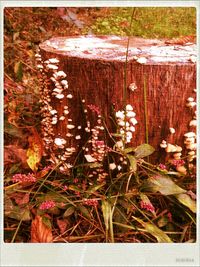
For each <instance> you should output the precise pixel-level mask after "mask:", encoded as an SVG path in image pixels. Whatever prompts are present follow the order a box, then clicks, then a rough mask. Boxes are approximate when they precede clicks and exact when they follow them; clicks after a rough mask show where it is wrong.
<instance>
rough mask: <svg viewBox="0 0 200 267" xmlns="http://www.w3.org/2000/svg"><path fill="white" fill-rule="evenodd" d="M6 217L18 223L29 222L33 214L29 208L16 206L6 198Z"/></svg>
mask: <svg viewBox="0 0 200 267" xmlns="http://www.w3.org/2000/svg"><path fill="white" fill-rule="evenodd" d="M4 209H5V213H4V214H5V217H9V218H12V219H15V220H18V221H21V220H22V221H29V220H31V214H30V210H29V208H22V207H19V206H17V205H14V204H13V202H12V200H11V199H10V198H9V197H8V196H5V200H4Z"/></svg>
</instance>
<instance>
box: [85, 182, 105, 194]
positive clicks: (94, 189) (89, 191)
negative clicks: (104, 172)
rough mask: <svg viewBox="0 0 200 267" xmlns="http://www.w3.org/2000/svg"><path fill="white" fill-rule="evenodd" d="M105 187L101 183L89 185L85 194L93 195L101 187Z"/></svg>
mask: <svg viewBox="0 0 200 267" xmlns="http://www.w3.org/2000/svg"><path fill="white" fill-rule="evenodd" d="M104 185H105V183H102V184H100V185H91V186H90V187H89V188H88V189H87V191H86V192H87V193H90V195H91V194H93V193H95V192H96V191H97V190H99V189H100V188H101V187H103V186H104Z"/></svg>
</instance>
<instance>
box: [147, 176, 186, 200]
mask: <svg viewBox="0 0 200 267" xmlns="http://www.w3.org/2000/svg"><path fill="white" fill-rule="evenodd" d="M144 187H145V189H146V190H147V191H151V192H160V193H161V194H162V195H165V196H168V195H176V194H181V193H185V192H186V190H184V189H183V188H181V187H179V186H178V185H176V184H175V183H174V182H173V181H172V180H171V178H170V177H168V176H167V175H160V174H158V175H155V176H152V177H150V178H149V179H147V181H146V182H145V183H144Z"/></svg>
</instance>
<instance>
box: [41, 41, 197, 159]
mask: <svg viewBox="0 0 200 267" xmlns="http://www.w3.org/2000/svg"><path fill="white" fill-rule="evenodd" d="M127 41H128V39H127V37H116V36H101V37H94V36H92V37H91V36H88V37H87V36H86V37H84V36H79V37H65V38H52V39H50V40H48V41H45V42H44V43H42V44H41V45H40V53H41V55H42V61H43V62H44V61H45V60H48V59H50V58H57V59H58V60H59V66H58V67H59V68H58V70H62V71H64V72H65V73H66V74H67V77H66V79H67V81H68V84H69V88H68V91H67V94H69V93H70V94H72V95H73V99H72V100H66V98H64V99H62V100H61V101H60V100H56V99H55V98H53V97H52V96H51V105H52V106H53V107H54V108H55V109H56V110H57V111H58V113H59V114H60V115H61V114H62V113H63V106H65V105H69V108H70V110H71V111H70V112H71V113H70V114H71V117H72V119H73V124H74V125H76V127H77V126H78V125H82V124H83V121H84V124H85V125H86V121H85V119H84V116H83V114H84V106H82V104H80V103H81V101H80V99H85V105H86V106H87V105H91V104H92V105H95V106H97V107H99V109H100V111H101V113H102V114H103V116H104V117H105V121H106V123H107V125H108V128H109V130H110V132H112V123H111V120H110V114H111V111H112V106H114V108H115V110H116V111H117V110H119V109H122V108H123V105H124V104H125V103H127V104H131V105H132V106H133V108H134V112H136V119H137V121H138V124H136V131H135V132H134V135H133V139H132V145H133V146H134V147H135V146H137V145H140V144H142V143H146V142H147V141H148V143H149V144H151V145H152V146H153V147H154V148H155V149H156V152H155V153H154V157H153V158H154V160H157V159H162V155H163V153H162V151H163V150H162V151H161V148H160V143H161V142H162V140H166V141H167V142H170V143H173V144H177V145H180V146H183V135H184V134H185V133H186V132H188V131H191V128H190V127H189V122H190V121H191V119H192V116H193V111H192V110H191V109H189V108H187V107H186V102H187V99H188V97H193V98H195V92H194V89H195V88H196V64H195V57H196V51H195V48H196V46H195V44H188V45H185V46H183V45H173V44H170V45H167V44H165V43H164V41H161V40H146V39H142V38H135V37H131V38H130V40H129V50H128V57H127V61H126V52H127V51H126V48H127ZM125 69H126V70H125ZM46 75H47V77H48V75H49V74H48V73H47V74H46ZM50 76H51V75H49V78H50ZM47 87H49V88H50V90H52V88H53V85H52V83H49V84H48V86H47ZM133 87H135V88H136V89H134V88H133ZM131 88H132V89H131ZM124 93H126V96H124ZM145 93H146V107H147V110H146V114H145ZM60 115H59V116H60ZM87 116H88V119H89V120H90V116H92V114H88V115H87ZM67 123H68V122H67V120H64V121H59V123H58V124H57V125H56V126H55V127H54V137H55V136H65V135H66V134H67V132H68V130H67ZM93 123H94V119H93ZM84 127H85V126H84ZM170 127H172V128H174V129H175V133H174V134H171V133H170V130H169V128H170ZM73 134H74V135H79V131H78V130H77V128H75V129H74V130H73ZM147 136H148V138H147ZM73 142H76V145H78V146H81V145H82V144H81V142H80V141H73ZM82 142H83V141H82Z"/></svg>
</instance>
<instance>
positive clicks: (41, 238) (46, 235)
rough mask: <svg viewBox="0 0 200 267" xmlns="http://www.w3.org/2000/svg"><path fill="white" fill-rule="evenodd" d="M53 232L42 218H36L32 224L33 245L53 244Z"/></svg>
mask: <svg viewBox="0 0 200 267" xmlns="http://www.w3.org/2000/svg"><path fill="white" fill-rule="evenodd" d="M52 242H53V235H52V230H51V228H49V227H48V226H47V225H46V224H44V223H43V221H42V217H41V216H36V217H35V219H34V220H33V221H32V224H31V243H52Z"/></svg>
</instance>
